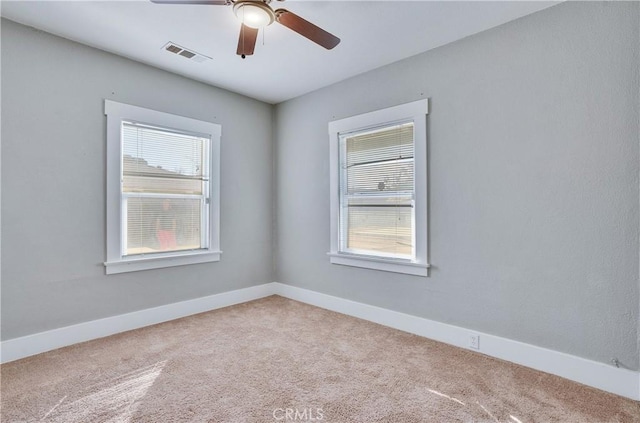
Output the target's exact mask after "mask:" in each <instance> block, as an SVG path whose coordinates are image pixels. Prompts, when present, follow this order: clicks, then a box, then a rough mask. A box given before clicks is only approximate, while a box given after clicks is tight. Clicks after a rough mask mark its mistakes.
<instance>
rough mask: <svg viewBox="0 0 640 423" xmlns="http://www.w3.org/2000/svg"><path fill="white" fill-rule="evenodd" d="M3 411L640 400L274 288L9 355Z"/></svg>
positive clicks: (308, 412) (260, 412)
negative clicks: (271, 292)
mask: <svg viewBox="0 0 640 423" xmlns="http://www.w3.org/2000/svg"><path fill="white" fill-rule="evenodd" d="M0 371H1V383H2V386H1V393H2V398H1V407H2V408H1V410H0V420H1V421H2V422H61V423H62V422H63V423H75V422H78V423H88V422H242V423H247V422H260V423H264V422H285V423H287V422H292V421H297V422H304V421H314V422H320V421H322V422H330V423H341V422H345V423H347V422H394V423H395V422H397V423H410V422H465V423H472V422H473V423H484V422H491V423H496V422H500V423H502V422H509V423H529V422H576V423H589V422H594V423H595V422H598V423H600V422H621V423H622V422H624V423H633V422H640V403H638V402H635V401H632V400H628V399H625V398H622V397H619V396H615V395H612V394H608V393H605V392H602V391H599V390H596V389H593V388H590V387H587V386H583V385H580V384H577V383H574V382H571V381H568V380H565V379H562V378H559V377H556V376H553V375H549V374H546V373H542V372H538V371H535V370H531V369H528V368H525V367H522V366H518V365H515V364H511V363H508V362H504V361H500V360H496V359H493V358H490V357H486V356H484V355H482V354H478V353H474V352H472V351H467V350H464V349H460V348H456V347H452V346H449V345H446V344H442V343H439V342H435V341H431V340H428V339H425V338H421V337H418V336H415V335H411V334H408V333H405V332H401V331H398V330H394V329H390V328H386V327H383V326H380V325H376V324H374V323H370V322H367V321H363V320H359V319H355V318H352V317H349V316H345V315H341V314H338V313H334V312H330V311H327V310H323V309H320V308H317V307H313V306H309V305H306V304H302V303H299V302H296V301H292V300H288V299H285V298H282V297H278V296H272V297H268V298H264V299H261V300H257V301H252V302H249V303H245V304H240V305H236V306H232V307H227V308H224V309H220V310H215V311H211V312H208V313H203V314H198V315H195V316H191V317H187V318H183V319H179V320H174V321H171V322H167V323H163V324H159V325H155V326H150V327H147V328H143V329H138V330H134V331H130V332H126V333H122V334H118V335H114V336H110V337H108V338H102V339H98V340H94V341H89V342H85V343H82V344H77V345H73V346H70V347H66V348H62V349H59V350H55V351H50V352H47V353H44V354H39V355H37V356H33V357H29V358H25V359H22V360H18V361H14V362H11V363H7V364H4V365H2V366H1V367H0Z"/></svg>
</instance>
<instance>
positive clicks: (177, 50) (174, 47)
mask: <svg viewBox="0 0 640 423" xmlns="http://www.w3.org/2000/svg"><path fill="white" fill-rule="evenodd" d="M162 48H163V49H164V50H166V51H168V52H169V53H173V54H177V55H178V56H182V57H185V58H187V59H189V60H193V61H194V62H198V63H202V62H206V61H207V60H211V57H209V56H205V55H204V54H200V53H197V52H195V51H193V50H189V49H186V48H184V47H182V46H179V45H178V44H176V43H172V42H171V41H169V42H168V43H167V44H165V45H164V46H163V47H162Z"/></svg>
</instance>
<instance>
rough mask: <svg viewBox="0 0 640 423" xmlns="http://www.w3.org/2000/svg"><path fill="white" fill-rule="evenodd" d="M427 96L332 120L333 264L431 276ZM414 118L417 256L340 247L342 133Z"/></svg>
mask: <svg viewBox="0 0 640 423" xmlns="http://www.w3.org/2000/svg"><path fill="white" fill-rule="evenodd" d="M428 114H429V101H428V99H423V100H418V101H413V102H410V103H405V104H401V105H398V106H393V107H388V108H385V109H380V110H376V111H373V112H369V113H363V114H360V115H356V116H351V117H348V118H344V119H340V120H334V121H332V122H329V142H330V146H329V153H330V160H329V173H330V177H329V183H330V216H331V235H330V251H329V253H328V256H329V260H330V262H331V263H332V264H339V265H346V266H353V267H361V268H367V269H373V270H382V271H387V272H395V273H405V274H410V275H416V276H428V269H429V267H430V265H429V263H428V224H427V185H428V184H427V115H428ZM408 120H412V121H413V122H414V178H415V179H414V191H415V199H414V201H415V203H414V204H415V210H414V213H415V221H414V224H415V227H414V231H415V232H414V236H415V259H414V260H408V259H400V258H397V259H394V258H386V257H377V256H370V255H363V254H353V253H346V252H341V251H340V136H341V134H346V133H350V132H358V131H365V130H368V129H372V128H376V127H381V126H385V125H388V124H389V125H390V124H393V123H395V122H399V121H408Z"/></svg>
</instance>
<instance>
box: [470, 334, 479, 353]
mask: <svg viewBox="0 0 640 423" xmlns="http://www.w3.org/2000/svg"><path fill="white" fill-rule="evenodd" d="M469 348H473V349H474V350H479V349H480V335H478V334H476V333H474V334H471V335H469Z"/></svg>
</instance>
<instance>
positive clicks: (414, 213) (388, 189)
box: [329, 100, 429, 276]
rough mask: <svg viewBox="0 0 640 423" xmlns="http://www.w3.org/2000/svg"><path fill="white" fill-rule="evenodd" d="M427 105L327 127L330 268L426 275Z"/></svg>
mask: <svg viewBox="0 0 640 423" xmlns="http://www.w3.org/2000/svg"><path fill="white" fill-rule="evenodd" d="M427 113H428V102H427V100H420V101H416V102H412V103H407V104H403V105H400V106H395V107H390V108H387V109H383V110H378V111H375V112H371V113H366V114H363V115H358V116H353V117H350V118H346V119H341V120H337V121H333V122H330V123H329V138H330V142H331V147H330V153H331V163H330V166H331V181H330V182H331V251H330V252H329V256H330V260H331V263H334V264H342V265H348V266H356V267H365V268H370V269H376V270H384V271H390V272H398V273H407V274H412V275H419V276H427V269H428V267H429V265H428V263H427V135H426V114H427Z"/></svg>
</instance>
